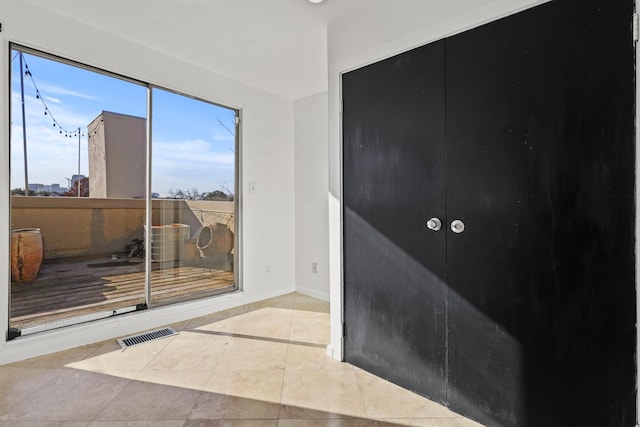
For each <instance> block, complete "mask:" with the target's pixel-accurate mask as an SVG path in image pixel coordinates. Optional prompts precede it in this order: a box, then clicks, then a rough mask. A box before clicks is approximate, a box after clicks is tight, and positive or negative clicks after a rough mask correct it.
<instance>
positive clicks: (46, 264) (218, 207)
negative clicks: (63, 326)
mask: <svg viewBox="0 0 640 427" xmlns="http://www.w3.org/2000/svg"><path fill="white" fill-rule="evenodd" d="M11 202H12V206H11V227H12V229H19V228H39V229H40V231H41V234H42V238H43V242H44V254H43V255H44V256H43V258H44V259H43V264H42V268H41V269H40V273H39V275H38V277H37V278H36V279H35V280H34V281H31V282H12V284H11V322H10V324H11V327H12V328H18V329H23V328H27V327H32V326H36V325H42V324H50V323H55V322H63V319H69V318H77V317H85V316H86V317H90V316H91V315H92V314H95V313H101V312H105V311H112V310H116V309H118V308H123V307H131V306H135V305H137V304H141V303H144V302H145V293H144V289H145V262H144V258H142V257H135V256H134V257H131V256H129V253H128V252H127V251H126V250H125V248H126V246H127V245H129V244H130V243H131V241H132V240H133V239H143V238H144V231H145V227H144V222H145V201H144V200H141V199H92V198H69V197H20V196H14V197H12V200H11ZM215 223H219V224H224V226H226V227H227V228H228V229H229V230H234V227H235V218H234V202H218V201H186V200H165V199H158V200H153V201H152V224H153V225H154V226H156V225H168V224H184V226H182V227H184V228H186V229H187V230H188V232H187V234H186V236H185V237H186V239H181V240H180V241H179V245H180V248H179V250H177V251H176V254H178V255H175V256H171V257H169V258H167V259H157V258H156V261H157V262H152V263H151V270H150V273H149V274H150V278H151V300H150V303H151V305H152V306H157V305H162V304H167V303H169V302H177V301H183V300H189V299H195V298H201V297H204V296H210V295H214V294H217V293H221V292H225V291H230V290H234V289H235V279H234V273H233V255H234V250H232V251H231V252H230V253H229V254H227V255H226V256H227V258H228V259H226V260H212V259H211V258H203V257H202V256H201V255H200V253H199V251H198V248H197V240H196V238H197V235H198V233H199V231H200V230H201V229H202V227H204V226H207V225H209V224H215ZM186 226H188V227H186ZM221 227H222V226H221ZM153 245H154V243H152V251H153V250H154V246H153ZM152 260H153V255H152ZM222 261H224V262H222Z"/></svg>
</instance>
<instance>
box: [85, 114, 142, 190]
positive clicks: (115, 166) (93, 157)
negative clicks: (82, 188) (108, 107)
mask: <svg viewBox="0 0 640 427" xmlns="http://www.w3.org/2000/svg"><path fill="white" fill-rule="evenodd" d="M146 123H147V121H146V119H144V118H142V117H134V116H128V115H125V114H119V113H112V112H109V111H103V112H102V113H101V114H100V115H99V116H98V117H96V118H95V119H94V120H93V121H92V122H91V123H90V124H89V126H88V129H87V130H88V132H89V176H90V177H91V179H90V180H89V196H90V197H92V198H144V197H145V195H146V176H145V169H146V154H145V152H146V141H147V125H146Z"/></svg>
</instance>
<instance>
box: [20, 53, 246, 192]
mask: <svg viewBox="0 0 640 427" xmlns="http://www.w3.org/2000/svg"><path fill="white" fill-rule="evenodd" d="M16 53H17V52H16V51H13V52H12V58H14V59H13V60H12V105H11V188H24V157H23V149H22V145H23V142H22V141H23V139H22V135H23V132H22V110H21V97H20V65H19V58H18V57H16ZM24 59H25V62H26V64H27V65H28V69H29V71H30V72H31V77H25V78H24V94H25V123H26V134H27V153H28V170H29V183H30V184H34V183H39V184H45V185H47V184H53V183H58V184H60V185H62V186H63V187H65V186H66V185H67V180H66V179H65V178H70V177H71V176H72V175H73V174H76V173H77V169H78V138H77V137H74V136H72V137H67V136H65V132H64V131H63V133H62V134H60V129H59V126H53V120H52V116H53V118H55V121H56V122H57V123H59V125H60V126H61V127H62V128H63V129H65V130H68V131H73V130H74V129H77V128H78V127H80V128H81V129H82V130H83V131H84V136H82V137H81V141H80V151H81V156H80V157H81V158H80V163H81V165H80V173H81V174H83V175H88V173H89V165H88V160H87V157H88V156H87V133H86V126H87V125H88V124H89V123H90V122H91V121H92V120H93V119H94V118H95V117H97V116H98V115H99V114H100V113H101V112H102V111H103V110H104V111H112V112H117V113H121V114H128V115H133V116H138V117H146V110H147V106H146V105H147V99H146V93H147V89H146V87H144V86H140V85H137V84H134V83H130V82H126V81H123V80H119V79H116V78H113V77H108V76H104V75H102V74H98V73H95V72H91V71H87V70H85V69H82V68H77V67H73V66H70V65H66V64H63V63H60V62H56V61H52V60H48V59H44V58H40V57H38V56H34V55H29V54H24ZM34 82H35V85H36V86H37V88H38V90H39V93H40V96H41V98H42V100H40V99H37V97H36V89H35V88H34ZM42 101H44V103H45V104H46V106H47V108H48V111H49V114H47V115H45V114H44V112H45V107H44V105H43V103H42ZM234 117H235V111H233V110H231V109H227V108H223V107H220V106H217V105H215V104H211V103H207V102H202V101H198V100H194V99H192V98H189V97H185V96H182V95H178V94H175V93H172V92H168V91H165V90H161V89H154V92H153V129H152V135H153V141H152V143H153V150H152V152H153V158H152V165H153V166H152V177H153V181H152V191H153V192H156V193H160V195H161V196H166V195H167V193H168V191H169V190H170V189H174V190H177V189H182V190H192V189H194V188H195V189H197V190H198V191H199V192H201V193H203V192H209V191H214V190H219V189H223V188H227V189H229V190H231V191H234V164H235V162H234V144H235V138H234V136H233V135H231V134H230V132H229V130H231V131H233V130H234ZM219 121H221V122H222V123H224V124H225V125H226V128H225V126H222V125H221V124H220V123H219ZM227 128H228V129H229V130H227Z"/></svg>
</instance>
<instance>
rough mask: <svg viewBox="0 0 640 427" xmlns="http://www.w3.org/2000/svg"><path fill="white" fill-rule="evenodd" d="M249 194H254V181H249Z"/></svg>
mask: <svg viewBox="0 0 640 427" xmlns="http://www.w3.org/2000/svg"><path fill="white" fill-rule="evenodd" d="M249 194H256V183H255V182H250V183H249Z"/></svg>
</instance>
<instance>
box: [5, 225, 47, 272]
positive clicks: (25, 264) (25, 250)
mask: <svg viewBox="0 0 640 427" xmlns="http://www.w3.org/2000/svg"><path fill="white" fill-rule="evenodd" d="M43 254H44V245H43V243H42V235H41V234H40V229H39V228H22V229H18V230H12V231H11V280H12V281H14V282H30V281H32V280H34V279H35V278H36V277H38V273H39V272H40V267H41V266H42V258H43Z"/></svg>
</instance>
